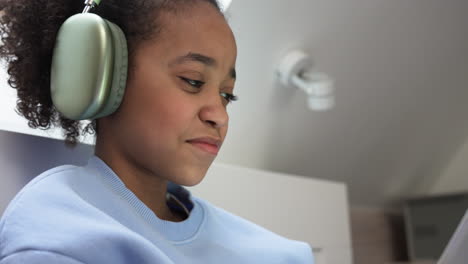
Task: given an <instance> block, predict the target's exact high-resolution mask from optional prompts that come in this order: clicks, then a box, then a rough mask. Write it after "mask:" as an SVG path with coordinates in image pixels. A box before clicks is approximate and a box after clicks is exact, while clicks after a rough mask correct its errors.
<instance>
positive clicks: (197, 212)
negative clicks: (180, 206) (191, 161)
mask: <svg viewBox="0 0 468 264" xmlns="http://www.w3.org/2000/svg"><path fill="white" fill-rule="evenodd" d="M85 167H86V168H88V169H94V170H96V171H98V172H99V175H100V176H102V177H103V180H104V182H105V183H106V184H107V185H108V186H109V187H110V188H111V189H113V190H114V191H115V192H116V193H117V194H119V195H120V196H121V197H122V198H123V199H124V200H125V201H127V202H128V203H129V204H130V205H131V206H132V207H133V208H134V209H135V210H136V212H137V213H138V214H139V215H140V216H141V217H142V218H143V219H144V220H145V221H146V222H148V223H149V224H150V225H151V226H153V227H154V228H155V229H156V230H157V232H158V233H161V234H163V235H164V236H165V238H166V239H168V240H171V241H173V242H184V241H185V240H191V239H194V236H196V235H197V233H198V231H199V229H200V228H201V225H202V223H203V221H204V216H205V213H204V210H203V206H202V205H201V203H200V202H198V201H197V199H196V198H195V197H191V195H190V192H189V191H188V190H187V189H185V188H183V187H182V186H180V185H176V186H175V185H174V184H173V183H172V184H171V188H170V190H169V191H170V192H171V193H172V194H174V195H175V196H176V197H177V198H178V199H180V200H182V201H184V204H186V203H189V204H190V202H191V204H193V208H192V210H191V211H190V215H189V217H188V218H187V219H185V220H184V221H182V222H171V221H166V220H162V219H160V218H159V217H158V216H157V215H156V214H155V213H153V211H151V209H149V208H148V207H147V206H146V205H145V204H144V203H143V202H142V201H141V200H140V199H138V197H137V196H136V195H135V194H134V193H133V192H132V191H130V189H128V188H127V187H126V186H125V184H124V183H123V182H122V180H121V179H120V178H119V177H118V176H117V174H116V173H115V172H114V171H113V170H112V169H111V168H110V167H109V166H108V165H107V164H106V163H105V162H104V161H103V160H101V159H100V158H99V157H97V156H94V155H93V156H91V158H90V159H89V160H88V163H87V165H86V166H85ZM187 199H189V201H188V200H187Z"/></svg>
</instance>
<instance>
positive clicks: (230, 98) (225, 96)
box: [220, 93, 238, 103]
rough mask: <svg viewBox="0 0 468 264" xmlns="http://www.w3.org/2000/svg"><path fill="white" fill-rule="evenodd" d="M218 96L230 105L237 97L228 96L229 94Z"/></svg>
mask: <svg viewBox="0 0 468 264" xmlns="http://www.w3.org/2000/svg"><path fill="white" fill-rule="evenodd" d="M220 95H221V96H222V97H223V98H224V99H225V100H226V101H227V103H230V102H232V101H237V99H238V97H237V96H235V95H233V94H230V93H220Z"/></svg>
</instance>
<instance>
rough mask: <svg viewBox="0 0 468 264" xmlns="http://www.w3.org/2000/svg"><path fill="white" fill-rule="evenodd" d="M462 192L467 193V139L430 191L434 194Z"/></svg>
mask: <svg viewBox="0 0 468 264" xmlns="http://www.w3.org/2000/svg"><path fill="white" fill-rule="evenodd" d="M462 191H468V138H467V139H466V140H465V142H464V143H463V144H461V145H460V148H459V149H458V151H457V152H456V153H455V155H454V156H453V158H452V159H451V161H450V163H449V164H448V166H447V168H446V169H445V170H444V171H443V172H442V174H441V176H440V178H439V179H438V180H437V181H436V182H435V184H434V186H433V187H432V189H431V190H430V192H431V193H434V194H436V193H437V194H440V193H451V192H462Z"/></svg>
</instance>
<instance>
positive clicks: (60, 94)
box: [50, 13, 128, 120]
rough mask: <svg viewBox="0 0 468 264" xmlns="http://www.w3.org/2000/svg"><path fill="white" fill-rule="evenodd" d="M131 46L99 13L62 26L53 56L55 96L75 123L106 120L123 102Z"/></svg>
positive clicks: (75, 18) (61, 109) (72, 19)
mask: <svg viewBox="0 0 468 264" xmlns="http://www.w3.org/2000/svg"><path fill="white" fill-rule="evenodd" d="M127 56H128V55H127V44H126V40H125V36H124V34H123V32H122V31H121V29H120V28H118V27H117V26H116V25H114V24H111V23H110V22H108V21H106V20H104V19H102V18H101V17H99V16H98V15H96V14H92V13H85V14H76V15H74V16H72V17H70V18H68V19H67V20H66V21H65V22H64V23H63V24H62V26H61V27H60V30H59V32H58V34H57V39H56V43H55V47H54V53H53V57H52V67H51V76H50V86H51V97H52V102H53V103H54V106H55V108H56V109H57V110H58V111H59V112H60V113H61V114H62V115H64V116H65V117H67V118H69V119H72V120H84V119H94V118H98V117H103V116H105V115H109V114H111V113H112V112H114V111H115V110H116V109H117V108H118V106H119V104H120V102H121V101H122V97H123V93H124V90H125V84H126V79H127V64H128V62H127Z"/></svg>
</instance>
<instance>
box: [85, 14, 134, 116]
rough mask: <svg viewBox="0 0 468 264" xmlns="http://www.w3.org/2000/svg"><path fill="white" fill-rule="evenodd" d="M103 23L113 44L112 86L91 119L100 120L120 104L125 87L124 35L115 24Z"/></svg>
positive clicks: (126, 70) (125, 41) (125, 44)
mask: <svg viewBox="0 0 468 264" xmlns="http://www.w3.org/2000/svg"><path fill="white" fill-rule="evenodd" d="M105 21H106V23H107V26H108V27H109V29H110V32H111V34H110V36H109V37H111V38H112V44H113V45H112V46H113V71H112V85H111V87H110V90H109V95H108V97H107V99H106V101H105V104H104V105H103V107H102V108H101V109H100V110H99V113H97V114H96V115H95V116H93V117H92V119H97V118H101V117H104V116H108V115H110V114H112V113H114V112H115V111H116V110H117V108H119V106H120V104H121V102H122V99H123V96H124V94H125V87H126V85H127V75H128V47H127V40H126V38H125V34H124V33H123V31H122V29H120V27H118V26H117V25H116V24H114V23H112V22H110V21H107V20H105Z"/></svg>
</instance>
